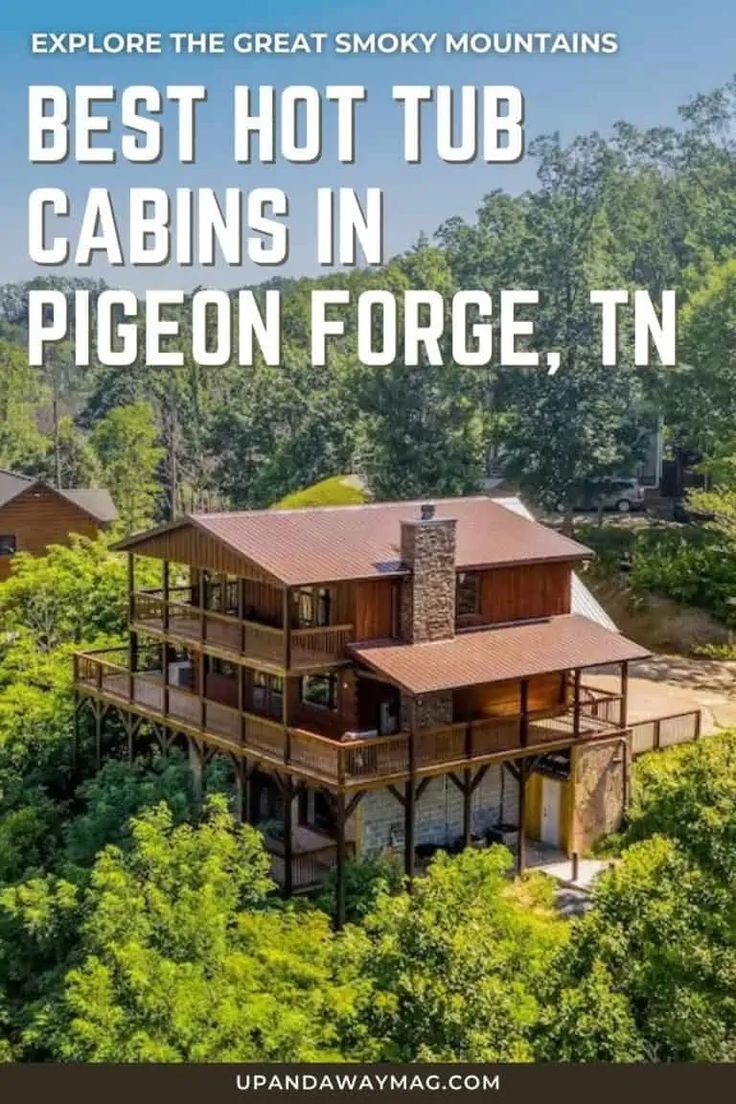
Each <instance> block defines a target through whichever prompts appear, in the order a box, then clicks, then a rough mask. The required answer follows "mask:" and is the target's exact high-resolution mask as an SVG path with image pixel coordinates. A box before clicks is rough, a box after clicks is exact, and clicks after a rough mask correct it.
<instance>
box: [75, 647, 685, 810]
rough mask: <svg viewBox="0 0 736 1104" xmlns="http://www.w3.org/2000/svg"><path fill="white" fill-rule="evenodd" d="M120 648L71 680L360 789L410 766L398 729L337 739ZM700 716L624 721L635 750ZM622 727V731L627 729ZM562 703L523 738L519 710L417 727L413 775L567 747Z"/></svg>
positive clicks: (601, 734)
mask: <svg viewBox="0 0 736 1104" xmlns="http://www.w3.org/2000/svg"><path fill="white" fill-rule="evenodd" d="M127 660H128V657H127V653H126V652H125V651H123V650H118V651H112V652H110V651H105V652H99V653H87V654H84V655H78V656H76V657H75V666H76V670H75V684H76V686H77V689H78V690H80V691H81V692H83V693H84V692H87V693H91V694H96V695H98V696H99V697H101V698H103V699H108V700H110V701H113V702H115V703H117V704H121V705H126V704H127V705H129V706H130V707H131V708H133V709H134V710H137V711H139V712H141V713H143V714H144V715H146V716H149V717H150V718H151V719H152V720H155V721H157V722H158V723H161V724H165V725H169V726H170V727H172V728H176V727H177V726H181V728H182V730H184V731H187V732H193V733H194V734H196V735H200V736H202V737H204V738H205V739H207V738H209V739H212V740H214V741H216V742H218V743H219V744H224V745H226V746H227V747H228V748H231V749H233V750H238V751H239V752H240V753H241V754H243V755H245V756H246V757H248V758H251V759H255V760H257V761H258V760H262V761H264V762H265V763H267V764H271V765H273V766H277V767H280V768H282V769H286V770H290V771H292V772H293V773H294V774H296V775H300V776H302V777H305V778H313V779H317V780H319V781H323V782H326V783H331V784H333V785H334V784H336V785H341V786H345V787H347V788H351V787H352V788H354V789H359V788H360V787H361V785H366V784H370V783H375V782H377V781H379V780H383V781H385V782H388V781H399V780H401V779H405V778H406V777H407V776H408V774H409V771H410V744H409V737H408V735H407V733H405V732H398V733H395V734H393V735H386V736H368V737H363V736H360V735H358V734H356V735H350V734H345V735H344V736H343V737H342V738H341V739H335V738H333V737H330V736H325V735H322V734H320V733H317V732H313V731H309V730H307V729H302V728H295V727H288V728H287V727H286V726H285V725H283V724H282V723H281V722H280V721H276V720H273V719H272V718H268V717H264V716H261V715H260V714H256V713H250V712H243V713H240V712H238V710H237V709H234V708H232V707H231V706H229V705H225V704H224V703H222V702H217V701H212V700H211V699H208V698H200V697H199V695H198V694H196V693H194V692H193V691H192V690H189V689H186V688H184V687H182V686H176V685H171V684H170V685H166V684H165V682H164V676H163V672H162V671H160V670H148V671H136V672H131V671H130V670H129V669H128V667H127ZM699 725H700V715H699V714H698V713H696V712H691V713H679V714H675V715H673V716H671V717H663V718H661V719H659V720H654V721H649V722H645V723H642V724H637V725H632V726H630V731H631V733H632V751H633V754H634V756H636V755H640V754H642V753H643V752H644V751H648V750H651V749H652V748H659V747H668V746H670V745H672V744H676V743H684V742H686V741H688V740H692V739H695V738H696V737H697V735H698V733H699ZM623 731H624V730H622V729H620V728H618V727H617V726H616V725H615V724H611V723H608V722H606V721H605V720H601V719H593V718H583V719H582V720H581V722H580V734H579V735H580V739H583V740H586V741H587V740H591V739H596V738H606V737H610V736H612V735H615V734H617V733H622V732H623ZM626 731H629V730H626ZM573 733H574V722H573V719H572V716H571V714H570V712H569V711H568V712H562V713H559V714H556V715H552V716H550V715H547V716H543V715H538V714H530V716H529V717H528V724H527V728H526V739H525V740H524V738H523V736H524V733H523V730H522V718H521V717H519V716H510V717H487V718H483V719H478V720H472V721H467V722H462V723H458V724H450V725H444V726H440V727H436V728H431V729H425V730H421V731H420V732H418V733H417V736H416V740H415V770H416V773H417V775H418V776H424V775H427V774H431V773H433V772H436V771H437V768H440V767H443V766H444V767H446V768H447V769H448V770H450V769H462V768H463V767H465V766H470V765H472V764H476V765H478V764H482V763H484V762H491V761H493V759H494V758H495V757H497V756H501V755H504V754H507V753H508V752H515V751H518V752H519V753H520V754H533V753H534V752H535V751H537V752H542V753H543V752H544V751H545V749H547V748H549V747H551V746H554V747H565V746H568V747H569V746H570V744H571V741H572V740H573V738H574V735H573Z"/></svg>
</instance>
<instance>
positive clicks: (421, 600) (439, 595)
mask: <svg viewBox="0 0 736 1104" xmlns="http://www.w3.org/2000/svg"><path fill="white" fill-rule="evenodd" d="M401 559H402V562H403V563H405V564H406V565H407V567H409V568H411V575H410V576H409V577H408V578H407V579H405V580H404V582H403V583H402V587H401V609H400V628H401V636H402V638H403V639H404V640H407V641H409V642H410V643H412V644H421V643H423V642H425V641H427V640H443V639H446V638H447V637H450V636H452V635H453V634H454V632H455V520H454V518H433V519H431V520H428V521H405V522H402V524H401Z"/></svg>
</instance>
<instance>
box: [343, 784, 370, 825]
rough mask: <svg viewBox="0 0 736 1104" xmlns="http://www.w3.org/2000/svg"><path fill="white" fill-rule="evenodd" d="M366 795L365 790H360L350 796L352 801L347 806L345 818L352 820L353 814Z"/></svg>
mask: <svg viewBox="0 0 736 1104" xmlns="http://www.w3.org/2000/svg"><path fill="white" fill-rule="evenodd" d="M365 795H366V791H365V790H358V792H357V793H356V794H353V796H352V797H351V798H350V801H348V803H347V805H346V806H345V820H350V818H351V816H352V815H353V813H354V812H355V810H356V809H357V808H358V806H359V805H360V803H361V801H362V800H363V798H364V797H365Z"/></svg>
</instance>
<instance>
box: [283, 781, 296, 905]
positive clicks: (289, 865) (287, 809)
mask: <svg viewBox="0 0 736 1104" xmlns="http://www.w3.org/2000/svg"><path fill="white" fill-rule="evenodd" d="M283 792H284V897H291V894H292V893H293V890H294V840H293V838H292V831H293V824H292V821H293V818H292V807H291V804H292V801H293V798H294V788H293V784H292V779H291V775H290V774H287V776H286V783H285V785H284V791H283Z"/></svg>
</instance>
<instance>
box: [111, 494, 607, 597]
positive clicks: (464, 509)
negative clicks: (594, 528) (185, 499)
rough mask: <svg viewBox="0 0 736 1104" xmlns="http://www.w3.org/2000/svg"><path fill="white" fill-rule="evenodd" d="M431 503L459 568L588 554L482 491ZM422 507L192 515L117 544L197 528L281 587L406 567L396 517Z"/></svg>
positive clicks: (413, 514) (405, 517)
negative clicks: (447, 523)
mask: <svg viewBox="0 0 736 1104" xmlns="http://www.w3.org/2000/svg"><path fill="white" fill-rule="evenodd" d="M432 502H433V504H434V506H435V511H436V512H435V516H436V517H437V518H454V519H455V520H456V522H457V551H456V565H457V567H458V568H459V569H460V570H470V569H472V568H482V567H501V566H504V565H510V564H525V563H526V564H528V563H540V562H550V561H565V560H580V559H583V558H586V557H588V556H591V555H592V553H591V552H590V550H589V549H588V548H586V547H585V546H584V545H582V544H578V543H577V542H576V541H573V540H570V539H569V538H568V537H564V536H562V535H561V534H560V533H557V532H555V531H554V530H553V529H548V528H546V527H545V526H543V525H540V524H539V523H538V522H536V521H534V520H531V519H529V518H527V517H523V516H520V515H519V514H518V513H515V512H513V511H511V510H509V509H507V508H506V507H505V506H502V505H500V504H499V503H497V502H494V501H493V500H492V499H490V498H488V497H487V496H485V495H478V496H473V497H467V498H446V499H433V500H432ZM420 506H421V502H420V501H419V500H416V501H409V502H387V503H375V504H368V505H360V506H322V507H312V508H306V509H301V510H252V511H241V512H234V513H212V514H209V513H208V514H197V513H195V514H188V515H186V516H185V517H183V518H182V519H180V520H179V521H177V522H174V523H172V524H170V525H169V526H163V527H159V528H158V529H155V530H150V531H148V532H146V533H141V534H137V535H135V536H133V537H129V538H127V539H126V540H124V541H122V542H121V543H120V544H119V545H118V546H117V547H118V548H120V549H125V550H131V551H139V552H140V553H142V554H143V555H145V554H146V543H147V541H149V540H150V539H151V538H153V537H156V538H157V540H156V547H157V548H160V539H159V538H160V536H161V535H162V534H163V533H165V532H171V531H173V530H174V529H178V528H181V527H182V526H194V527H195V528H196V529H197V530H199V531H201V532H205V533H207V534H208V535H209V536H210V537H212V538H214V539H215V540H216V541H218V542H219V543H221V544H222V545H223V546H224V547H226V548H227V549H229V550H230V551H231V552H234V553H236V554H237V555H239V556H242V557H244V558H245V559H247V560H249V561H251V562H252V563H255V564H257V565H258V566H259V567H260V568H261V569H262V570H263V571H265V572H267V573H268V574H270V575H271V576H273V577H274V578H276V579H278V580H280V581H281V582H282V583H283V584H285V585H286V586H296V585H308V584H313V583H328V582H339V581H344V580H349V579H368V578H373V577H381V576H391V575H403V574H405V573H406V570H407V569H406V566H405V565H404V564H403V563H402V562H401V552H400V545H401V522H402V521H414V520H417V521H418V520H419V509H420ZM151 547H153V544H152V545H151ZM155 554H156V555H160V554H161V553H160V552H159V551H157V552H156V553H155Z"/></svg>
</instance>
